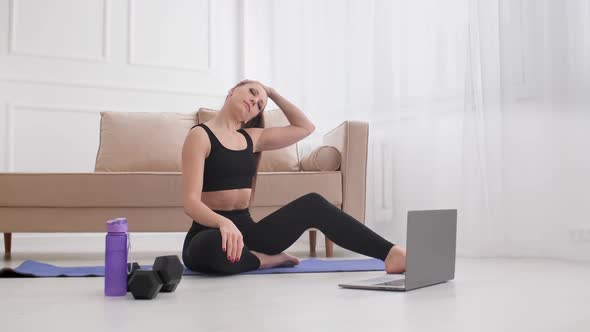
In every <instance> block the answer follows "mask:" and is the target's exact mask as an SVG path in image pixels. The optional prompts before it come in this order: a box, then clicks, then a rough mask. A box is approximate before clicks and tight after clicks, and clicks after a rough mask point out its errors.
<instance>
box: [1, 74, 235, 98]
mask: <svg viewBox="0 0 590 332" xmlns="http://www.w3.org/2000/svg"><path fill="white" fill-rule="evenodd" d="M0 81H2V82H7V83H20V84H43V85H57V86H66V87H76V88H89V89H104V90H121V91H132V92H143V93H159V94H170V95H183V96H193V97H207V98H225V94H212V93H195V92H193V91H194V90H175V89H154V88H141V87H135V86H126V85H115V84H100V83H96V82H89V81H78V82H67V81H59V80H44V79H37V78H28V77H0Z"/></svg>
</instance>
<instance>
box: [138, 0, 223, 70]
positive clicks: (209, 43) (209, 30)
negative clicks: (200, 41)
mask: <svg viewBox="0 0 590 332" xmlns="http://www.w3.org/2000/svg"><path fill="white" fill-rule="evenodd" d="M134 3H135V0H128V1H127V8H128V10H127V64H128V65H130V66H139V67H150V68H160V69H169V70H182V71H191V72H198V73H211V71H212V69H211V67H212V66H211V63H212V61H211V59H212V48H213V47H212V40H213V38H212V34H213V32H212V31H213V29H212V24H211V18H212V10H211V0H207V16H208V17H207V66H206V67H204V68H202V67H194V66H182V65H173V64H170V65H168V64H156V63H145V62H139V61H137V60H136V59H135V57H134V52H133V46H134V44H133V42H134V39H133V34H134V32H135V28H134V23H135V5H134Z"/></svg>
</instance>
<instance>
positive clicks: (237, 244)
mask: <svg viewBox="0 0 590 332" xmlns="http://www.w3.org/2000/svg"><path fill="white" fill-rule="evenodd" d="M219 231H220V232H221V249H222V250H223V251H227V259H228V260H230V261H232V262H237V261H239V260H240V258H241V256H242V249H243V248H244V240H243V238H242V233H241V232H240V230H239V229H238V228H237V227H236V225H235V224H234V223H233V222H232V221H231V220H229V219H227V218H225V219H224V220H223V221H222V222H221V224H220V226H219Z"/></svg>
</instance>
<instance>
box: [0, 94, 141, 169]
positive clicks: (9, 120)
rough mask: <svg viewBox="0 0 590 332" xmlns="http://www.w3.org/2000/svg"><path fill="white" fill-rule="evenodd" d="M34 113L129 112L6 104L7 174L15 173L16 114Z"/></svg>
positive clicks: (86, 107)
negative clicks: (22, 112)
mask: <svg viewBox="0 0 590 332" xmlns="http://www.w3.org/2000/svg"><path fill="white" fill-rule="evenodd" d="M19 110H21V111H23V110H24V111H33V112H60V113H77V114H80V113H85V114H90V115H97V114H98V115H100V112H102V111H107V110H108V111H126V112H131V111H129V110H115V109H114V108H113V107H96V106H80V107H77V106H72V105H69V106H59V105H52V106H46V105H34V104H14V103H7V104H6V127H7V131H6V132H7V135H6V136H7V139H6V158H5V164H6V170H7V172H15V167H14V164H15V160H16V158H15V144H16V140H15V131H14V124H15V118H16V117H15V113H16V112H17V111H19Z"/></svg>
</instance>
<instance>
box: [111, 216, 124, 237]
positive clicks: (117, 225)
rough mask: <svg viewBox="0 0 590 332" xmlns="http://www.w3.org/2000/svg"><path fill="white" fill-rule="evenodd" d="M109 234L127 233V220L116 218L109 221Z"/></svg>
mask: <svg viewBox="0 0 590 332" xmlns="http://www.w3.org/2000/svg"><path fill="white" fill-rule="evenodd" d="M107 232H109V233H126V232H127V218H115V219H111V220H109V221H107Z"/></svg>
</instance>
